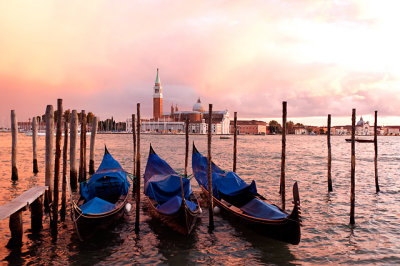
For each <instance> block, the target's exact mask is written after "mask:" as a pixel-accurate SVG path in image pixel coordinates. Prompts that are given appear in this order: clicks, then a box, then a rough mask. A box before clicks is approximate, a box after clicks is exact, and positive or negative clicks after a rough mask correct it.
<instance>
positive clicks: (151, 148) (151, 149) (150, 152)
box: [149, 143, 156, 154]
mask: <svg viewBox="0 0 400 266" xmlns="http://www.w3.org/2000/svg"><path fill="white" fill-rule="evenodd" d="M149 154H156V152H155V151H154V149H153V146H151V143H150V151H149Z"/></svg>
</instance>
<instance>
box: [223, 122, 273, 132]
mask: <svg viewBox="0 0 400 266" xmlns="http://www.w3.org/2000/svg"><path fill="white" fill-rule="evenodd" d="M237 130H238V134H251V135H265V134H267V133H268V132H267V122H264V121H257V120H238V121H237ZM230 132H231V134H233V133H234V122H233V121H231V123H230Z"/></svg>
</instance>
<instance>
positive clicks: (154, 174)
mask: <svg viewBox="0 0 400 266" xmlns="http://www.w3.org/2000/svg"><path fill="white" fill-rule="evenodd" d="M180 178H181V177H180V176H179V175H178V174H177V173H176V172H175V171H174V170H173V169H172V168H171V167H170V166H169V165H168V163H167V162H165V161H164V160H163V159H161V158H160V157H159V156H158V155H157V154H156V153H154V152H151V153H150V154H149V158H148V160H147V165H146V170H145V173H144V182H145V183H144V193H145V195H146V196H148V197H149V198H151V199H154V200H155V201H157V202H158V203H159V206H158V207H157V209H158V211H160V212H161V213H164V214H173V213H175V212H176V211H178V210H179V208H180V207H181V204H182V189H181V182H180ZM182 183H183V191H184V194H185V199H186V204H187V205H188V206H189V208H190V209H193V210H195V209H196V206H197V205H196V204H195V203H193V202H190V201H189V200H188V199H189V196H190V194H192V187H191V185H190V180H189V179H187V178H182ZM193 205H194V206H193Z"/></svg>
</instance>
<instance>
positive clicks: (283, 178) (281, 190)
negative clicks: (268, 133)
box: [279, 102, 287, 210]
mask: <svg viewBox="0 0 400 266" xmlns="http://www.w3.org/2000/svg"><path fill="white" fill-rule="evenodd" d="M282 107H283V110H282V157H281V184H280V190H279V191H280V193H281V199H282V209H283V210H284V209H285V201H286V200H285V186H286V185H285V161H286V116H287V111H286V110H287V109H286V107H287V103H286V102H282Z"/></svg>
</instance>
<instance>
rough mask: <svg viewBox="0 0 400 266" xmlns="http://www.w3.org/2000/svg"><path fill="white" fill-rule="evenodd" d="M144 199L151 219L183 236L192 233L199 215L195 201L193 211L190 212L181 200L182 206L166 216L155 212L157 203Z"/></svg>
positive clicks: (147, 198)
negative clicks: (195, 207)
mask: <svg viewBox="0 0 400 266" xmlns="http://www.w3.org/2000/svg"><path fill="white" fill-rule="evenodd" d="M145 197H146V201H147V204H148V207H149V211H150V214H151V215H152V216H153V217H155V218H157V219H159V220H160V221H161V222H163V223H164V224H166V225H167V226H169V227H170V228H172V229H173V230H175V231H177V232H179V233H181V234H183V235H189V234H190V233H191V232H192V230H193V227H194V225H195V223H196V221H197V218H198V216H199V215H200V205H199V203H198V202H197V199H194V200H195V201H196V203H197V206H198V208H197V209H196V210H195V211H192V210H190V209H189V207H188V206H187V205H186V201H185V200H182V205H181V207H180V209H179V210H178V211H177V212H176V213H174V214H171V215H167V214H163V213H160V212H159V211H158V210H157V202H155V201H154V200H152V199H150V198H149V197H147V196H145ZM193 197H194V195H193Z"/></svg>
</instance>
